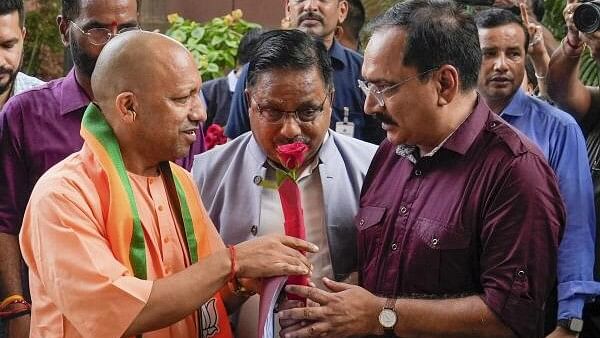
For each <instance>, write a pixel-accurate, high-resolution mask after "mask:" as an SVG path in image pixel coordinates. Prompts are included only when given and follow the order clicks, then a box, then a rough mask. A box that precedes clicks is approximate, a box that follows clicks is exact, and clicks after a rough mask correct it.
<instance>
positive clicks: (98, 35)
mask: <svg viewBox="0 0 600 338" xmlns="http://www.w3.org/2000/svg"><path fill="white" fill-rule="evenodd" d="M71 23H72V24H73V26H75V27H76V28H77V29H79V31H80V32H81V33H82V34H83V35H85V36H86V37H87V38H88V40H89V41H90V43H91V44H92V45H96V46H102V45H105V44H106V43H107V42H108V41H110V39H112V38H114V37H115V36H117V35H119V34H121V33H125V32H130V31H137V30H140V29H141V28H140V26H131V27H123V28H121V29H119V30H118V31H117V33H113V32H112V31H111V30H110V29H108V28H90V29H88V30H83V29H82V28H81V27H79V25H77V24H76V23H75V22H73V21H71Z"/></svg>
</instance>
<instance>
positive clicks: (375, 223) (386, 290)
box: [279, 0, 564, 338]
mask: <svg viewBox="0 0 600 338" xmlns="http://www.w3.org/2000/svg"><path fill="white" fill-rule="evenodd" d="M373 25H374V33H373V35H372V37H371V39H370V40H369V42H368V44H367V47H366V49H365V63H364V64H363V69H362V74H363V76H364V78H365V80H366V81H368V82H364V83H361V88H363V90H365V91H366V92H367V93H368V95H367V100H366V102H365V111H366V112H367V113H370V114H376V115H378V116H387V118H386V119H385V121H386V122H385V123H384V129H385V130H386V131H387V140H386V141H384V142H383V143H382V144H381V146H380V147H379V149H378V150H377V153H376V154H375V156H374V157H373V161H372V162H371V166H370V167H369V171H368V173H367V176H366V178H365V182H364V184H363V188H362V191H361V196H360V207H359V211H358V214H357V216H356V219H355V220H356V227H357V229H358V240H357V243H358V262H359V280H360V285H361V286H362V287H360V286H354V285H347V284H344V283H338V282H334V281H331V280H325V281H324V284H325V285H326V286H327V288H328V289H329V291H325V290H320V289H316V288H309V287H304V286H298V285H288V286H286V290H287V291H288V292H292V293H294V294H297V295H299V296H301V297H308V298H310V299H312V300H313V301H316V302H318V303H319V304H320V306H317V307H303V308H296V309H289V310H284V311H280V312H279V314H280V317H281V318H282V319H283V320H286V321H288V320H300V321H304V324H307V325H304V326H303V325H302V324H303V323H302V322H300V323H299V325H296V327H293V326H290V327H289V328H286V331H285V332H283V333H284V335H282V336H285V337H286V338H299V337H355V336H360V337H362V336H369V337H370V336H377V335H379V336H381V335H386V336H387V337H515V336H518V337H527V338H533V337H541V336H542V334H543V330H542V326H543V325H542V324H543V309H544V304H545V301H546V297H547V296H548V293H549V291H550V289H551V287H552V283H553V281H554V276H555V271H556V251H557V248H558V242H559V239H560V235H561V232H562V226H563V225H564V212H563V206H562V201H561V196H560V193H559V191H558V187H557V185H556V182H555V179H554V174H553V173H552V169H551V168H550V167H549V166H548V164H547V163H546V161H545V160H544V157H543V154H542V153H541V152H540V151H539V149H538V148H537V147H536V146H535V145H534V144H533V143H531V141H529V140H528V139H527V138H526V137H525V136H523V135H522V134H521V133H519V132H517V131H515V130H514V129H513V128H512V127H510V126H509V125H508V124H507V123H506V122H505V121H503V120H502V119H501V118H500V117H498V116H497V115H496V114H494V112H492V111H491V110H490V109H489V108H488V107H487V106H486V104H485V102H484V101H483V99H482V98H481V97H479V96H478V94H477V92H476V86H477V74H478V72H479V68H480V65H481V49H480V47H479V41H478V33H477V27H476V26H475V22H474V20H473V18H472V17H471V16H470V15H469V14H468V13H467V12H466V11H465V10H464V9H462V8H461V7H459V5H457V4H456V2H454V1H452V0H407V1H401V2H398V3H397V4H396V5H394V6H393V7H392V8H390V9H389V10H388V11H387V12H386V13H385V14H384V15H383V16H382V17H380V18H379V19H377V20H376V21H375V22H374V24H373ZM287 324H293V323H290V322H288V323H287Z"/></svg>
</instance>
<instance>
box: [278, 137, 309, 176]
mask: <svg viewBox="0 0 600 338" xmlns="http://www.w3.org/2000/svg"><path fill="white" fill-rule="evenodd" d="M307 151H308V146H307V145H306V144H304V143H302V142H295V143H288V144H283V145H280V146H278V147H277V156H278V157H279V161H281V165H282V166H284V167H285V168H286V169H288V170H295V169H298V168H299V167H300V166H301V165H302V163H304V156H305V155H306V152H307Z"/></svg>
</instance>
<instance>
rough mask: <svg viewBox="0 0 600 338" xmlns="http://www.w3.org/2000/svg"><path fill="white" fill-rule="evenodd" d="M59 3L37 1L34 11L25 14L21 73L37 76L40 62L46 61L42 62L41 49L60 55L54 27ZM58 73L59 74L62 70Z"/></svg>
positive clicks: (48, 0) (57, 36)
mask: <svg viewBox="0 0 600 338" xmlns="http://www.w3.org/2000/svg"><path fill="white" fill-rule="evenodd" d="M59 3H60V1H59V0H38V1H37V4H38V6H37V7H36V9H35V10H33V11H30V12H28V13H27V14H26V19H25V27H26V28H27V40H26V42H25V46H24V51H23V54H24V60H23V71H24V72H25V73H27V74H32V75H38V73H39V71H40V66H41V65H42V61H44V62H46V61H48V60H42V59H43V55H42V54H41V51H42V50H43V49H49V50H50V51H51V52H54V53H60V52H61V51H62V49H63V46H62V43H61V40H60V34H59V32H58V28H57V27H56V15H57V14H58V13H59V9H60V5H59ZM46 56H47V55H46ZM58 71H59V73H60V72H62V69H60V70H58Z"/></svg>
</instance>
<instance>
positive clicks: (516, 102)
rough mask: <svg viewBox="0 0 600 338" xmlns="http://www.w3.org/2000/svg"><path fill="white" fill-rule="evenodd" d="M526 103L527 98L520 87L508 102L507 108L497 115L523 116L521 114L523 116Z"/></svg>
mask: <svg viewBox="0 0 600 338" xmlns="http://www.w3.org/2000/svg"><path fill="white" fill-rule="evenodd" d="M528 101H529V96H528V95H527V93H525V91H524V90H523V89H521V87H519V89H518V90H517V92H516V93H515V94H514V95H513V97H512V99H511V100H510V103H509V104H508V106H506V107H505V108H504V109H503V110H502V111H501V112H500V114H499V115H500V116H502V115H510V116H523V114H525V107H527V103H528Z"/></svg>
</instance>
